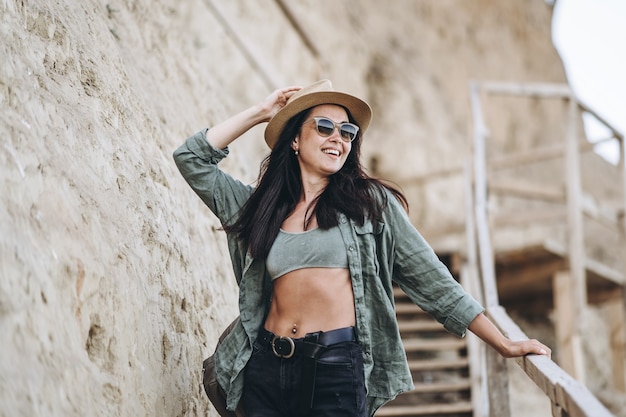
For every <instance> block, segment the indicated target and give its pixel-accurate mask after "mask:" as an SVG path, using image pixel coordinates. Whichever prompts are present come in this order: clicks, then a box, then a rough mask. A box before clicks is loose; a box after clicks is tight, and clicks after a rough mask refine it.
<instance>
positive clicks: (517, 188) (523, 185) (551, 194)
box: [488, 179, 565, 204]
mask: <svg viewBox="0 0 626 417" xmlns="http://www.w3.org/2000/svg"><path fill="white" fill-rule="evenodd" d="M488 186H489V191H492V192H496V193H502V194H508V195H514V196H517V197H522V198H529V199H535V200H543V201H548V202H551V203H559V204H562V203H565V191H564V190H563V188H562V187H554V186H550V185H546V184H533V183H530V182H528V181H520V180H514V179H490V180H489V185H488Z"/></svg>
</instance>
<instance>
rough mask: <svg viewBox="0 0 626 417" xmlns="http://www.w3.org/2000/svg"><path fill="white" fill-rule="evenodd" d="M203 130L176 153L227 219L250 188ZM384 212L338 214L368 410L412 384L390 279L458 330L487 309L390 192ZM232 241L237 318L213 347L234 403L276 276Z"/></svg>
mask: <svg viewBox="0 0 626 417" xmlns="http://www.w3.org/2000/svg"><path fill="white" fill-rule="evenodd" d="M205 133H206V130H204V131H201V132H198V133H196V134H195V135H193V136H191V137H190V138H188V139H187V141H186V142H185V143H184V144H183V145H182V146H181V147H180V148H178V149H177V150H176V151H175V152H174V160H175V161H176V165H177V166H178V169H179V170H180V172H181V174H182V175H183V177H184V178H185V180H187V182H188V183H189V185H190V186H191V188H192V189H193V190H194V191H195V192H196V193H197V194H198V196H199V197H200V198H201V199H202V201H204V203H205V204H206V205H207V206H208V207H209V208H210V209H211V211H212V212H213V213H214V214H215V215H216V216H217V217H218V218H219V220H220V221H221V222H222V224H228V223H229V222H232V221H233V220H234V218H235V217H236V215H237V213H238V211H239V209H240V208H241V207H242V205H243V204H244V203H245V202H246V200H247V199H248V197H249V196H250V194H251V193H252V191H253V188H252V187H251V186H249V185H245V184H243V183H241V182H240V181H238V180H236V179H234V178H233V177H231V176H230V175H228V174H226V173H225V172H223V171H221V170H220V169H219V168H218V166H217V164H218V163H219V161H221V160H222V159H223V158H224V157H226V156H227V155H228V149H223V150H220V149H215V148H213V147H212V146H211V145H209V144H208V142H207V141H206V136H205ZM382 217H383V218H382V221H376V222H374V221H370V220H366V221H365V223H364V224H363V225H362V226H359V225H358V224H356V223H355V222H353V221H352V220H350V219H348V218H347V217H346V216H344V215H340V216H339V229H340V231H341V235H342V238H343V242H344V245H345V247H346V252H347V254H348V267H349V269H350V276H351V279H352V290H353V292H354V303H355V310H356V327H357V332H358V337H359V343H360V344H361V347H362V349H363V355H364V363H365V386H366V387H367V407H368V413H369V415H370V416H372V415H374V412H375V411H376V410H377V409H378V408H379V407H380V406H382V405H383V404H385V403H386V402H388V401H390V400H391V399H393V398H395V397H396V396H397V395H398V394H400V393H402V392H405V391H408V390H410V389H412V388H413V381H412V379H411V374H410V371H409V367H408V363H407V360H406V355H405V352H404V348H403V346H402V341H401V339H400V332H399V330H398V324H397V321H396V315H395V309H394V298H393V287H392V281H393V282H395V283H397V284H398V285H399V286H400V288H402V290H403V291H404V292H405V293H406V294H407V295H408V296H409V298H410V299H411V300H412V301H413V302H414V303H415V304H417V305H418V306H420V307H421V308H422V309H424V310H425V311H427V312H428V313H430V314H431V315H432V316H433V317H435V318H436V319H437V320H438V321H439V322H440V323H442V324H443V326H444V327H445V328H446V329H447V330H448V331H450V332H451V333H454V334H456V335H458V336H460V337H462V336H464V335H465V332H466V331H467V327H468V326H469V323H470V322H471V321H472V320H473V319H474V318H475V317H476V316H477V315H478V314H480V313H481V312H482V311H483V308H482V307H481V305H480V304H479V303H478V302H477V301H476V300H474V298H472V297H471V296H470V295H469V294H467V293H466V292H465V291H464V290H463V288H462V287H461V286H460V285H459V283H457V282H456V281H455V280H454V278H453V277H452V276H451V274H450V272H449V271H448V269H447V268H446V266H445V265H444V264H443V263H442V262H441V261H440V260H439V259H438V258H437V256H436V255H435V253H434V251H433V250H432V249H431V247H430V246H429V245H428V244H427V243H426V241H425V240H424V239H423V237H422V236H421V235H420V233H419V232H418V231H417V230H416V229H415V227H414V226H413V225H412V224H411V222H410V221H409V218H408V216H407V214H406V212H405V210H404V209H403V207H402V205H401V204H400V203H399V202H398V201H397V200H396V198H395V197H393V196H392V195H391V194H389V198H388V202H387V205H386V207H385V209H384V212H383V216H382ZM227 241H228V249H229V251H230V257H231V262H232V265H233V270H234V273H235V278H236V279H237V282H238V284H239V311H240V318H239V321H238V323H237V324H236V326H235V329H234V330H233V331H232V332H231V333H230V334H229V336H228V337H227V338H226V339H225V340H224V342H223V343H222V344H221V345H220V346H219V348H218V349H217V351H216V352H215V371H216V375H217V380H218V382H219V384H220V385H221V386H222V388H224V391H225V392H226V393H227V397H228V400H227V404H228V408H229V409H230V410H234V409H235V407H236V406H237V404H238V402H239V400H240V398H241V394H242V391H243V385H244V372H243V369H244V367H245V365H246V363H247V362H248V359H249V358H250V355H251V353H252V344H253V342H254V341H255V340H256V337H257V333H258V330H259V329H260V328H261V326H262V325H263V320H264V318H265V316H266V313H267V311H268V309H269V303H270V298H271V291H272V281H271V278H270V276H269V274H268V273H267V271H266V269H265V262H264V260H261V259H253V258H252V257H251V256H250V255H249V254H248V253H247V251H246V248H245V247H243V245H242V243H241V242H240V241H239V240H238V239H237V238H236V236H234V235H231V234H228V235H227Z"/></svg>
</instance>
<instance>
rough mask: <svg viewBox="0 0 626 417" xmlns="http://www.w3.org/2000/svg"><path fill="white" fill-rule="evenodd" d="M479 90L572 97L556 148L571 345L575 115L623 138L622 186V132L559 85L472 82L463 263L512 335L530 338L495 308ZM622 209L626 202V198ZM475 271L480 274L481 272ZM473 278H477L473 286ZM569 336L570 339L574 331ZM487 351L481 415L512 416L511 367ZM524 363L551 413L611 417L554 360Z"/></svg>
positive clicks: (575, 298) (577, 204) (576, 225)
mask: <svg viewBox="0 0 626 417" xmlns="http://www.w3.org/2000/svg"><path fill="white" fill-rule="evenodd" d="M481 93H492V94H505V95H510V94H513V95H522V96H530V97H552V98H555V97H556V98H561V99H567V100H569V111H568V113H569V114H568V119H569V120H568V126H569V128H568V134H567V140H566V143H565V145H564V147H562V148H561V149H560V150H559V149H556V150H555V151H556V153H557V154H559V155H560V156H562V157H564V158H565V162H566V173H565V174H566V193H565V199H566V201H565V202H566V205H567V209H566V211H567V222H568V224H567V227H568V232H569V233H568V238H569V241H568V246H569V247H568V255H569V256H568V259H569V270H570V276H569V281H568V285H570V286H571V287H570V288H569V290H570V291H569V294H571V297H570V298H571V300H570V301H571V309H570V310H569V312H570V314H571V317H569V318H568V323H570V324H571V326H572V327H571V328H569V329H568V331H569V332H571V333H570V334H569V336H570V340H573V341H574V343H575V342H576V341H577V340H578V341H579V340H580V337H576V336H577V332H578V329H577V328H576V327H575V324H574V323H575V322H576V320H577V319H579V318H580V316H579V315H580V314H581V313H580V311H581V310H582V307H583V306H584V305H585V304H586V286H585V274H586V271H585V249H584V243H583V225H582V221H583V219H582V217H583V204H582V196H581V185H580V184H581V174H580V161H579V152H580V148H581V144H580V143H579V141H578V134H577V131H576V129H577V126H578V124H579V120H580V114H579V111H581V110H583V111H586V112H589V113H591V114H592V115H594V116H595V117H596V119H598V120H599V121H600V122H601V123H604V124H605V125H606V126H607V127H608V128H609V129H610V131H611V132H612V134H613V136H614V138H616V139H617V140H619V142H620V150H621V155H620V156H621V158H620V159H621V160H620V167H621V169H622V173H623V181H624V184H626V164H624V157H623V155H624V140H623V139H624V138H623V136H622V135H621V134H620V133H619V132H618V131H617V130H616V129H614V128H613V127H612V126H610V125H609V124H608V123H607V122H606V121H605V120H604V119H602V118H601V117H600V116H599V115H597V114H595V113H594V112H593V111H592V110H591V109H589V108H588V107H586V106H584V105H583V104H582V103H580V102H579V101H578V100H577V99H576V97H575V96H574V94H573V93H572V91H571V90H570V88H569V87H568V86H566V85H557V84H509V83H483V84H479V83H476V82H473V83H472V84H471V86H470V98H471V105H472V114H473V152H472V154H473V155H472V156H471V158H470V159H468V166H467V169H466V178H467V182H466V188H467V193H466V195H467V204H466V209H467V212H468V215H467V218H466V234H467V237H468V239H467V243H468V254H467V258H468V265H467V268H466V273H467V274H468V275H469V278H466V280H468V281H469V282H474V287H475V290H477V291H479V293H480V298H481V301H482V302H483V304H484V305H485V308H486V314H487V315H488V316H489V317H490V319H491V320H492V321H493V322H494V323H495V324H496V325H497V326H498V327H499V328H500V330H501V331H502V332H503V333H504V334H505V335H507V336H508V337H509V338H511V339H514V340H523V339H527V336H526V335H525V334H524V333H523V332H522V331H521V330H520V328H519V327H518V326H517V325H516V324H515V323H514V322H513V320H511V318H510V317H509V316H508V315H507V313H506V312H505V310H504V308H503V307H502V306H500V304H499V299H498V290H497V287H496V272H495V261H494V254H493V253H494V250H493V247H492V242H491V236H490V232H491V231H490V224H489V219H488V186H487V184H488V181H487V166H488V163H487V160H486V138H487V135H488V133H487V132H488V131H487V128H486V126H485V122H484V117H483V114H482V106H481ZM624 196H626V192H625V193H624ZM624 206H625V207H626V203H625V204H624ZM478 277H480V278H478ZM476 283H478V284H476ZM571 336H574V337H571ZM566 348H567V349H570V352H573V353H572V355H571V356H572V357H571V358H570V359H571V360H572V362H573V366H574V368H575V369H576V368H577V367H581V366H583V364H582V358H581V357H579V356H578V355H580V356H581V355H582V351H581V349H580V346H572V345H570V346H567V347H566ZM503 361H504V360H503V359H502V358H500V357H499V356H498V355H497V354H496V353H495V352H493V351H492V350H487V351H486V369H487V374H488V375H489V379H488V388H487V390H488V409H489V412H488V413H487V412H484V414H482V415H484V416H486V415H491V416H498V417H508V416H510V409H509V403H508V389H507V387H508V382H507V380H506V378H508V377H507V375H508V373H507V372H506V366H505V365H504V363H503ZM516 362H517V364H518V365H519V366H520V367H521V369H522V370H523V371H524V372H525V373H526V374H527V375H528V377H529V378H530V379H531V380H532V381H534V382H535V384H536V385H537V386H538V387H539V388H540V389H541V390H542V391H543V392H544V393H545V394H546V396H547V397H548V398H549V399H550V401H551V404H552V415H553V416H554V417H609V416H613V414H611V413H610V412H609V410H608V409H607V408H606V407H605V406H604V405H602V404H601V403H600V401H599V400H598V399H597V398H596V397H595V396H594V395H593V394H592V393H591V392H590V391H589V390H588V389H587V388H586V387H585V385H584V384H583V383H581V382H579V381H578V380H576V379H574V378H573V377H572V376H571V375H570V374H568V373H567V372H565V371H564V370H563V369H562V368H560V367H559V366H558V365H557V364H556V363H555V362H553V361H552V360H551V359H549V358H547V357H545V356H535V355H531V356H526V357H523V358H519V359H517V360H516Z"/></svg>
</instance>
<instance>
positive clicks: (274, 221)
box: [224, 109, 408, 259]
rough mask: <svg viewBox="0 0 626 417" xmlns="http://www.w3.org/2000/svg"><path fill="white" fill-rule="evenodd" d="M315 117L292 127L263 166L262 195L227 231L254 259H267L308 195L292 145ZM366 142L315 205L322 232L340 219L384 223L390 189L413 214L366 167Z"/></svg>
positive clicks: (356, 146) (355, 146)
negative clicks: (363, 152)
mask: <svg viewBox="0 0 626 417" xmlns="http://www.w3.org/2000/svg"><path fill="white" fill-rule="evenodd" d="M310 112H311V109H307V110H304V111H302V112H300V113H298V114H297V115H296V116H294V117H292V118H291V119H290V120H289V122H287V124H286V125H285V128H284V129H283V131H282V132H281V134H280V136H279V138H278V141H277V142H276V144H275V145H274V148H273V149H272V152H271V153H270V154H269V155H268V156H267V157H265V159H264V160H263V162H262V163H261V170H260V173H259V178H258V181H257V187H256V189H255V190H254V192H253V193H252V195H251V196H250V198H249V199H248V201H247V202H246V203H245V204H244V206H243V207H242V208H241V210H239V213H238V214H237V218H236V219H235V221H234V223H232V224H227V225H224V230H226V232H229V233H235V234H237V236H238V238H239V239H241V240H242V241H243V243H244V244H245V246H246V247H247V248H248V250H249V251H250V254H251V255H252V257H254V258H260V259H265V258H266V257H267V254H268V253H269V251H270V249H271V247H272V244H273V243H274V240H275V239H276V236H277V235H278V232H279V230H280V226H281V225H282V223H283V221H284V220H285V219H286V218H287V217H288V216H289V214H291V213H292V212H293V210H294V209H295V208H296V205H297V203H298V201H299V200H300V197H301V195H302V180H301V175H300V165H299V164H298V159H297V157H296V155H295V154H294V152H293V149H291V142H292V141H293V139H294V138H295V137H296V135H297V134H298V132H299V131H300V128H301V126H302V123H303V122H304V120H305V119H306V117H307V116H308V115H309V113H310ZM346 112H347V113H348V118H349V120H350V122H352V123H355V121H354V119H353V118H352V116H351V115H350V112H349V111H348V109H346ZM361 139H362V138H361V132H360V131H359V133H358V136H357V137H356V138H355V139H354V141H353V142H352V149H351V150H350V153H349V154H348V157H347V158H346V162H345V163H344V165H343V167H342V168H341V169H340V170H339V171H338V172H336V173H335V174H333V175H331V176H330V177H329V181H328V185H327V186H326V188H325V189H324V191H323V192H322V193H321V194H320V195H319V196H318V197H317V198H316V199H315V201H313V202H312V203H311V204H312V207H313V208H312V211H311V213H310V217H313V216H316V218H317V223H318V226H319V227H320V228H321V229H329V228H331V227H334V226H337V224H338V214H339V213H343V214H345V215H346V216H347V217H348V218H350V219H352V220H354V221H355V222H356V223H357V224H359V225H363V223H364V222H365V218H366V217H370V218H372V219H380V218H381V217H382V211H383V210H384V206H385V205H386V204H387V193H386V192H385V189H387V190H389V191H390V192H391V193H392V194H393V195H394V196H395V197H396V198H397V199H398V200H399V201H400V202H401V203H402V204H403V205H404V207H405V209H408V202H407V200H406V197H405V196H404V195H403V194H402V192H401V191H400V190H399V189H398V188H396V187H394V186H392V185H390V184H387V183H383V182H382V181H380V180H378V179H375V178H370V177H369V176H368V175H367V174H366V173H365V171H364V170H363V168H362V166H361Z"/></svg>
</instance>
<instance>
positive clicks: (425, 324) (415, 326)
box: [398, 320, 446, 332]
mask: <svg viewBox="0 0 626 417" xmlns="http://www.w3.org/2000/svg"><path fill="white" fill-rule="evenodd" d="M398 327H399V328H400V331H401V332H433V331H438V330H441V331H446V330H445V329H444V327H443V326H442V325H441V324H440V323H439V322H437V321H436V320H398Z"/></svg>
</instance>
